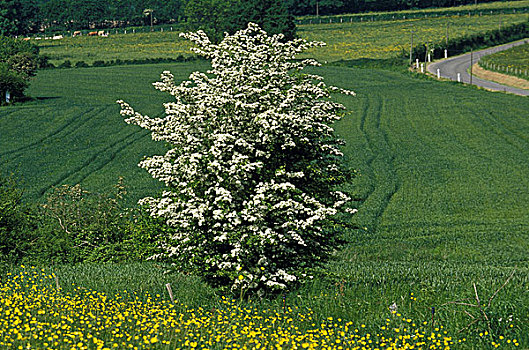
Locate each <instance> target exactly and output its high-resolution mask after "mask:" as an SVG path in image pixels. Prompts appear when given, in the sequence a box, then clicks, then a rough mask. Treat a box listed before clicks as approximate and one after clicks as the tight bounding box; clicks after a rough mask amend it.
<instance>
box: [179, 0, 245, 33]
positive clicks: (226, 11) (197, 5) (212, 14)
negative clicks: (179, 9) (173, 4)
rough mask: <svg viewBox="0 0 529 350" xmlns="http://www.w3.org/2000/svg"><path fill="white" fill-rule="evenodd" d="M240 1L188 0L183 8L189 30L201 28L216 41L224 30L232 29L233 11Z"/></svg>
mask: <svg viewBox="0 0 529 350" xmlns="http://www.w3.org/2000/svg"><path fill="white" fill-rule="evenodd" d="M240 1H241V0H188V1H187V3H186V5H185V10H184V14H185V17H186V23H187V26H188V28H189V29H191V30H203V31H204V32H205V33H207V34H208V36H209V37H210V38H211V39H212V40H214V41H218V40H220V38H222V35H223V33H224V32H226V31H230V30H233V28H232V27H233V23H231V20H233V17H234V15H233V14H234V12H233V11H234V9H236V8H239V3H240ZM230 19H231V20H230Z"/></svg>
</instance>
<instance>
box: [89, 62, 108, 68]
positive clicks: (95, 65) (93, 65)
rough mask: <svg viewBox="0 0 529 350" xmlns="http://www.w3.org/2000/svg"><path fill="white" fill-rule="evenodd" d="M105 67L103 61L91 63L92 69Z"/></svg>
mask: <svg viewBox="0 0 529 350" xmlns="http://www.w3.org/2000/svg"><path fill="white" fill-rule="evenodd" d="M106 65H107V64H106V63H105V61H94V63H92V67H105V66H106Z"/></svg>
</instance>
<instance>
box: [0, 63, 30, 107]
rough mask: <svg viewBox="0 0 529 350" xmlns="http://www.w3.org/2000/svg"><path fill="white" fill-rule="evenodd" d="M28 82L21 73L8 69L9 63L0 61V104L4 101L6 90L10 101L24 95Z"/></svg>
mask: <svg viewBox="0 0 529 350" xmlns="http://www.w3.org/2000/svg"><path fill="white" fill-rule="evenodd" d="M27 86H28V82H27V80H26V79H24V77H23V76H22V75H20V74H19V73H17V72H15V71H14V70H12V69H10V67H9V65H8V64H7V63H4V62H0V105H3V104H5V103H6V99H5V96H6V92H9V94H10V96H11V99H12V101H16V100H17V99H18V98H20V97H22V96H23V95H24V90H25V89H26V88H27Z"/></svg>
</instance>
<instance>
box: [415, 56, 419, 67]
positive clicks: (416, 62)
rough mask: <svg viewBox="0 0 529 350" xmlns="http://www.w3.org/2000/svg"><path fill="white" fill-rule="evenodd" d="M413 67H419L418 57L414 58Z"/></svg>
mask: <svg viewBox="0 0 529 350" xmlns="http://www.w3.org/2000/svg"><path fill="white" fill-rule="evenodd" d="M415 68H419V59H418V58H416V59H415Z"/></svg>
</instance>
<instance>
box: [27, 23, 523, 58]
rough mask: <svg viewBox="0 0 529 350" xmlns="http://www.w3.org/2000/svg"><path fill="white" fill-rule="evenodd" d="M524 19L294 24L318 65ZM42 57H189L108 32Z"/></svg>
mask: <svg viewBox="0 0 529 350" xmlns="http://www.w3.org/2000/svg"><path fill="white" fill-rule="evenodd" d="M526 20H527V14H522V13H514V14H513V13H510V14H493V15H483V16H471V17H468V16H457V15H453V16H448V17H435V18H432V17H429V18H419V19H407V20H386V21H375V22H361V23H360V22H352V23H349V22H347V23H345V22H344V23H332V24H329V23H327V24H312V25H299V26H298V35H299V36H300V37H302V38H304V39H307V40H317V41H323V42H326V43H327V46H325V47H323V48H317V49H313V51H311V52H308V53H307V56H314V57H316V58H317V59H319V60H321V61H337V60H342V59H345V60H351V59H358V58H366V57H368V58H375V59H376V58H391V57H394V56H396V55H399V54H401V53H402V51H403V50H404V51H407V50H409V45H410V39H411V31H413V32H414V43H415V45H417V44H418V43H427V42H429V43H436V42H440V41H442V40H445V38H446V33H447V25H448V36H449V38H455V37H459V36H464V35H468V34H473V33H480V32H483V31H488V30H493V29H498V28H499V27H500V26H507V25H510V24H515V23H520V22H523V21H526ZM34 42H35V43H37V44H38V45H39V47H40V49H41V53H42V54H44V55H48V56H49V57H50V62H51V63H53V64H54V65H59V64H61V63H62V62H64V61H65V60H69V61H70V62H71V63H72V65H75V64H76V63H77V62H79V61H83V62H85V63H87V64H90V65H91V64H93V62H95V61H111V60H116V59H120V60H133V59H145V58H175V57H177V56H179V55H182V56H189V55H190V54H191V53H190V51H189V47H190V46H189V44H188V43H187V42H186V41H184V40H182V39H181V38H179V36H178V33H177V32H168V31H164V32H155V33H136V34H131V33H130V31H129V33H128V34H111V35H110V36H109V37H87V36H78V37H66V38H64V39H61V40H35V41H34Z"/></svg>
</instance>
